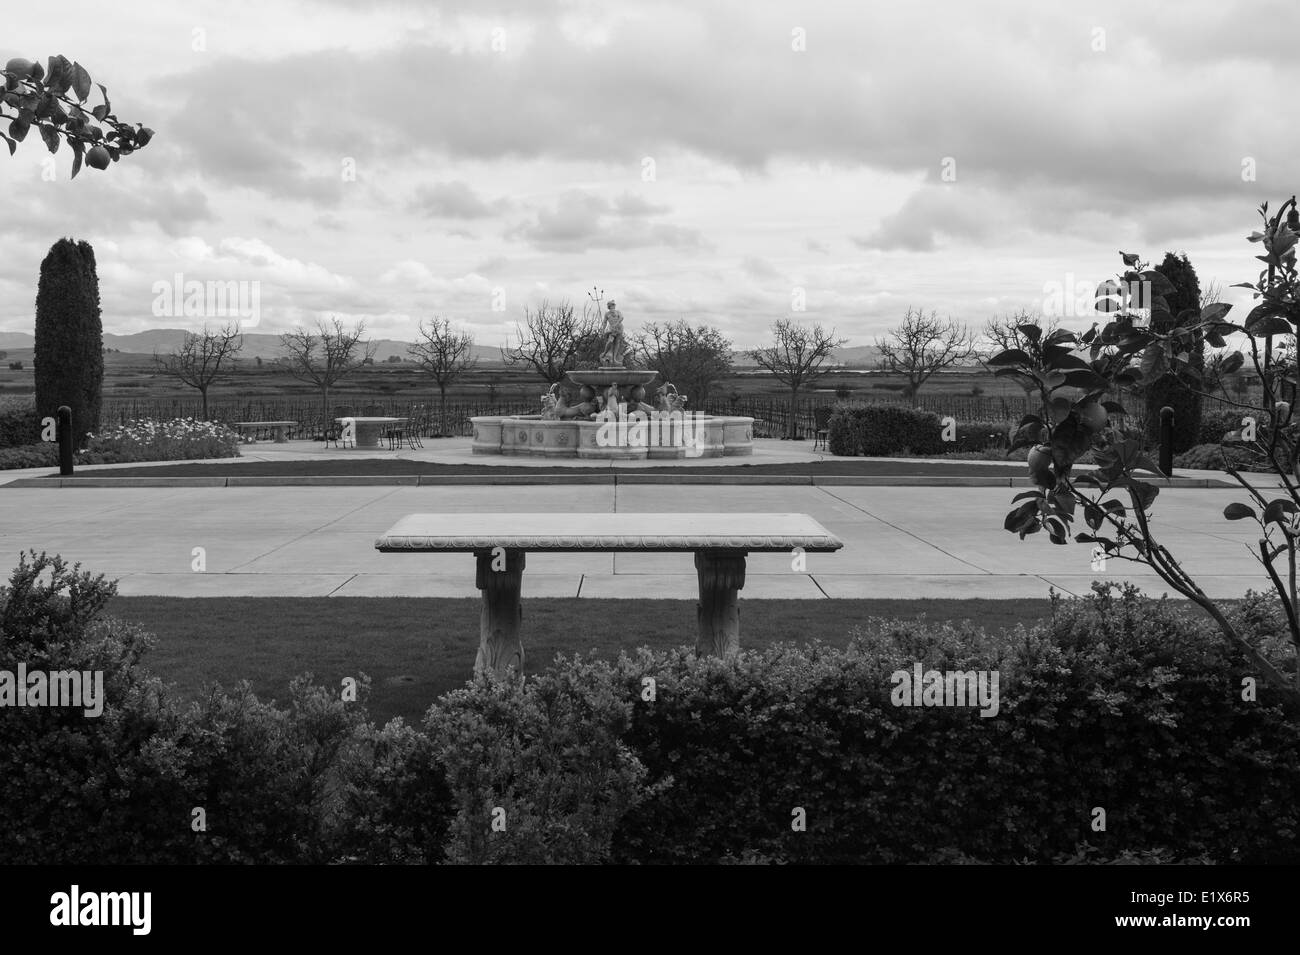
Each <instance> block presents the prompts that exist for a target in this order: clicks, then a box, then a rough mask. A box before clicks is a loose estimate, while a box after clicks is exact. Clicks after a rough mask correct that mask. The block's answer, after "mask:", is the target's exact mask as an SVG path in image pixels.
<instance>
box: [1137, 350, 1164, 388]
mask: <svg viewBox="0 0 1300 955" xmlns="http://www.w3.org/2000/svg"><path fill="white" fill-rule="evenodd" d="M1168 367H1169V363H1168V361H1167V359H1166V357H1165V350H1164V348H1163V347H1162V346H1161V344H1160V343H1159V342H1153V343H1152V344H1150V345H1148V346H1147V347H1146V350H1145V351H1144V352H1142V361H1141V363H1140V368H1141V370H1142V377H1143V379H1144V380H1146V381H1154V380H1155V379H1157V378H1159V377H1160V376H1162V375H1163V374H1164V373H1165V371H1166V369H1167V368H1168Z"/></svg>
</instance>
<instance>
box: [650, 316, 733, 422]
mask: <svg viewBox="0 0 1300 955" xmlns="http://www.w3.org/2000/svg"><path fill="white" fill-rule="evenodd" d="M630 344H631V346H632V354H633V356H634V358H635V359H636V361H637V362H639V363H640V364H642V365H644V366H645V367H646V368H652V369H654V370H655V371H657V372H659V377H660V378H662V379H663V380H664V381H665V382H672V383H673V385H674V386H675V387H676V388H677V389H678V391H680V392H681V393H682V394H684V395H687V396H688V397H689V398H690V399H691V402H692V407H695V408H700V407H702V406H703V404H704V401H705V400H706V399H707V398H708V397H709V392H710V391H711V390H712V388H713V386H714V385H715V384H717V383H718V382H719V381H720V380H721V379H723V378H726V377H727V376H728V375H730V374H731V342H730V341H728V340H727V339H725V338H723V337H722V333H721V332H720V331H718V330H717V329H716V328H714V327H712V326H711V325H696V326H692V325H691V324H690V323H689V322H687V321H686V319H684V318H679V319H678V320H677V321H675V322H665V323H664V324H662V325H660V324H659V323H657V322H651V323H650V324H648V325H646V326H645V327H644V328H643V329H642V330H641V332H640V333H639V334H637V335H635V336H633V337H632V339H631V342H630Z"/></svg>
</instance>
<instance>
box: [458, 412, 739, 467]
mask: <svg viewBox="0 0 1300 955" xmlns="http://www.w3.org/2000/svg"><path fill="white" fill-rule="evenodd" d="M470 422H471V423H472V424H473V425H474V441H473V444H472V445H471V449H472V451H473V453H474V454H502V455H507V456H513V457H523V456H533V457H548V458H586V459H600V460H610V461H643V460H646V459H647V458H650V459H667V460H672V459H678V458H687V459H689V458H717V457H723V456H724V455H725V456H728V457H731V456H737V455H748V454H753V453H754V419H753V418H743V417H723V416H719V415H709V414H700V413H696V412H684V413H683V412H674V413H672V414H664V415H656V416H654V417H653V418H649V417H645V418H642V417H639V416H632V418H631V419H630V420H629V419H625V420H623V421H590V420H586V419H579V418H574V419H570V420H567V421H565V420H556V419H545V418H542V417H541V416H540V415H501V416H483V417H476V418H470Z"/></svg>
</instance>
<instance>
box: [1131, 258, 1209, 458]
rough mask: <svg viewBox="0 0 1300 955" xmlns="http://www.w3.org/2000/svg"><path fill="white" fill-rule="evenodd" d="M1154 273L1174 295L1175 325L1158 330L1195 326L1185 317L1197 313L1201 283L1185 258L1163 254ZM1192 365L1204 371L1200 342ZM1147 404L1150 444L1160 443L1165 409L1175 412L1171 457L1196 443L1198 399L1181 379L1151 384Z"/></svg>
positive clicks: (1169, 378) (1171, 305)
mask: <svg viewBox="0 0 1300 955" xmlns="http://www.w3.org/2000/svg"><path fill="white" fill-rule="evenodd" d="M1156 271H1157V272H1160V273H1161V274H1162V275H1164V277H1165V278H1167V279H1169V281H1170V282H1172V283H1173V285H1174V294H1172V295H1169V296H1166V298H1167V299H1168V301H1169V313H1170V314H1171V315H1173V317H1174V324H1173V325H1172V326H1169V327H1165V328H1161V329H1160V330H1161V331H1170V330H1171V329H1172V328H1176V327H1178V326H1179V325H1188V324H1193V323H1195V321H1196V319H1195V318H1193V317H1191V316H1190V315H1185V313H1186V312H1187V311H1188V310H1189V309H1192V310H1199V309H1200V302H1201V283H1200V281H1199V280H1198V279H1197V277H1196V269H1195V268H1194V267H1193V266H1192V263H1191V262H1189V261H1188V259H1187V256H1186V255H1174V253H1172V252H1166V253H1165V258H1164V261H1163V262H1161V263H1160V264H1159V265H1158V266H1156ZM1198 314H1199V312H1198ZM1191 361H1192V366H1193V367H1194V368H1196V369H1197V371H1203V370H1204V369H1205V342H1204V341H1203V340H1201V339H1199V338H1198V339H1197V341H1196V343H1195V345H1194V346H1193V348H1192V349H1191ZM1146 403H1147V428H1148V432H1149V435H1150V437H1151V440H1152V441H1159V440H1160V409H1161V408H1163V407H1164V406H1165V405H1168V406H1169V407H1171V408H1173V409H1174V453H1175V454H1181V453H1182V452H1184V451H1186V450H1187V449H1188V448H1190V447H1192V446H1194V445H1195V444H1196V443H1197V440H1198V437H1199V433H1200V428H1201V396H1200V395H1198V394H1196V393H1195V392H1193V391H1192V390H1191V389H1190V388H1189V387H1188V385H1187V383H1186V382H1185V381H1184V380H1183V379H1181V378H1179V377H1177V376H1174V375H1166V376H1165V377H1163V378H1161V379H1159V380H1158V381H1154V382H1152V383H1151V384H1150V385H1149V386H1148V387H1147V390H1146Z"/></svg>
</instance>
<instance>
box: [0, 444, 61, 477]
mask: <svg viewBox="0 0 1300 955" xmlns="http://www.w3.org/2000/svg"><path fill="white" fill-rule="evenodd" d="M58 466H59V446H58V445H57V444H50V443H48V442H47V443H44V444H28V445H24V446H23V447H17V448H0V471H12V470H14V469H16V468H46V467H53V468H57V467H58Z"/></svg>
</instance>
